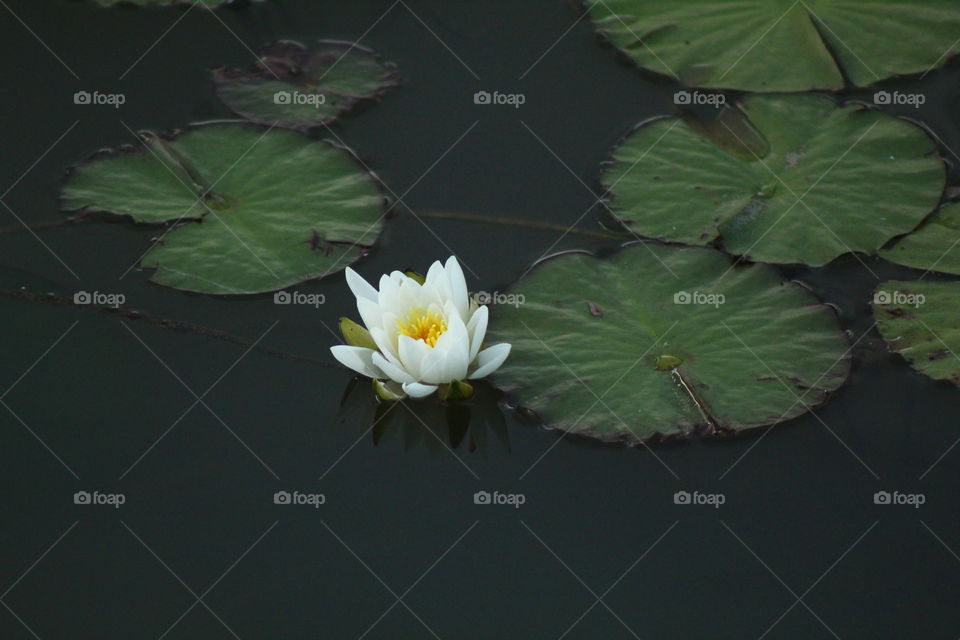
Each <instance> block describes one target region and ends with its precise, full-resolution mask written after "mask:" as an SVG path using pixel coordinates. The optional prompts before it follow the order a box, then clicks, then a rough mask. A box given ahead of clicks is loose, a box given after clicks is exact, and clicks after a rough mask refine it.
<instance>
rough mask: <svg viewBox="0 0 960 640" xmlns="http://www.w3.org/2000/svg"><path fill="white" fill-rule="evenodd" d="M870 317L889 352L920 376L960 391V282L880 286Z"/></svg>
mask: <svg viewBox="0 0 960 640" xmlns="http://www.w3.org/2000/svg"><path fill="white" fill-rule="evenodd" d="M873 314H874V317H875V318H876V319H877V328H878V329H879V330H880V335H882V336H883V339H884V340H886V342H887V345H888V346H889V347H890V350H891V351H894V352H896V353H899V354H900V355H901V356H903V357H904V358H905V359H906V360H907V362H909V363H910V366H912V367H913V368H914V369H916V370H917V371H919V372H920V373H923V374H925V375H927V376H930V377H931V378H933V379H934V380H948V381H950V382H952V383H953V384H955V385H958V386H960V357H958V354H960V282H928V281H924V280H916V281H897V280H891V281H888V282H882V283H880V285H878V286H877V289H876V291H874V294H873Z"/></svg>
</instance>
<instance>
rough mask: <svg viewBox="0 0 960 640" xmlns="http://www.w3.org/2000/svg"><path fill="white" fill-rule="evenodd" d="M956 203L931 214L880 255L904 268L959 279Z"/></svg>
mask: <svg viewBox="0 0 960 640" xmlns="http://www.w3.org/2000/svg"><path fill="white" fill-rule="evenodd" d="M958 247H960V203H955V204H950V205H947V206H946V207H944V208H943V209H941V210H940V211H937V212H936V213H934V214H932V215H931V216H930V217H929V218H928V219H927V220H925V221H924V222H923V224H922V225H921V226H920V228H919V229H917V230H916V231H914V232H913V233H911V234H909V235H907V236H904V237H903V238H901V239H899V240H897V242H896V244H894V245H893V246H892V247H890V248H889V249H884V250H883V251H881V252H880V255H881V256H883V257H884V258H886V259H887V260H889V261H890V262H896V263H897V264H902V265H904V266H907V267H913V268H915V269H923V270H925V271H926V270H929V271H940V272H941V273H951V274H953V275H960V248H958Z"/></svg>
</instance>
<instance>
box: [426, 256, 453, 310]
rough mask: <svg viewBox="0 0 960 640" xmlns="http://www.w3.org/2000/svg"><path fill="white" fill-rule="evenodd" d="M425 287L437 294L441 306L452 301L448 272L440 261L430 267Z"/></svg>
mask: <svg viewBox="0 0 960 640" xmlns="http://www.w3.org/2000/svg"><path fill="white" fill-rule="evenodd" d="M424 285H425V286H427V287H430V288H431V289H432V290H433V291H436V292H437V295H438V296H439V300H438V302H439V304H440V305H443V304H444V303H445V302H446V301H447V300H449V299H450V296H451V291H450V278H449V277H448V276H447V272H446V270H445V269H444V268H443V264H442V263H441V262H440V261H439V260H437V261H436V262H434V263H433V264H432V265H430V269H428V270H427V279H426V281H425V282H424Z"/></svg>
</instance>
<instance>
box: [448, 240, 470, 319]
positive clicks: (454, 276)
mask: <svg viewBox="0 0 960 640" xmlns="http://www.w3.org/2000/svg"><path fill="white" fill-rule="evenodd" d="M445 270H446V272H447V279H448V280H449V281H450V299H451V300H453V303H454V304H455V305H456V306H457V311H458V312H459V313H460V318H461V319H462V320H463V321H464V322H466V321H467V319H468V318H469V317H470V316H469V315H468V314H469V313H470V300H469V296H468V295H467V280H466V278H464V277H463V269H461V268H460V263H459V262H457V258H456V256H450V257H449V258H447V264H446V267H445Z"/></svg>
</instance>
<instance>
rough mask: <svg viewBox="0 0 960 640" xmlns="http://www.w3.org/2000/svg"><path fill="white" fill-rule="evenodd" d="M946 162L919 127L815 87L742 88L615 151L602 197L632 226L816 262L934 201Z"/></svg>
mask: <svg viewBox="0 0 960 640" xmlns="http://www.w3.org/2000/svg"><path fill="white" fill-rule="evenodd" d="M945 181H946V166H945V164H944V162H943V160H942V159H941V158H940V156H939V155H938V154H937V152H936V147H935V145H934V143H933V140H931V139H930V138H929V137H927V134H926V133H925V132H924V131H923V130H922V129H920V128H919V127H917V126H915V125H913V124H911V123H909V122H907V121H904V120H900V119H897V118H894V117H891V116H888V115H886V114H884V113H881V112H879V111H876V110H872V109H866V108H863V107H861V106H857V105H837V104H836V103H835V102H834V101H833V100H831V99H829V98H827V97H825V96H819V95H786V94H783V95H752V96H748V97H746V98H744V99H743V100H742V101H741V103H740V104H739V105H738V108H737V109H734V108H733V107H725V108H724V111H723V112H721V113H720V114H719V119H718V120H717V121H704V120H699V119H695V118H693V117H692V116H691V117H689V118H661V119H657V120H653V121H650V122H647V123H644V124H642V125H641V126H639V127H638V128H636V129H634V130H633V131H632V132H631V133H630V134H628V135H627V137H626V138H625V139H624V140H623V141H622V142H621V144H620V145H619V146H618V147H617V148H616V149H615V150H614V152H613V157H612V160H611V162H609V163H608V164H607V165H606V167H605V169H604V172H603V174H602V175H601V182H602V183H603V185H604V187H605V188H606V189H607V190H608V191H609V192H610V194H611V197H610V203H609V208H610V211H611V213H612V214H613V215H614V216H615V217H616V218H618V219H619V220H620V221H621V222H622V223H623V224H624V225H625V226H626V227H627V228H628V229H629V230H630V231H633V232H634V233H636V234H637V235H639V236H641V237H647V238H653V239H658V240H662V241H665V242H679V243H684V244H691V245H701V246H706V245H713V244H716V245H718V246H721V247H722V248H723V249H724V250H726V251H727V252H728V253H731V254H733V255H737V256H743V257H744V258H746V259H749V260H753V261H760V262H770V263H777V264H807V265H811V266H822V265H824V264H827V263H828V262H830V261H831V260H833V259H835V258H837V257H838V256H840V255H842V254H844V253H848V252H862V253H866V254H875V253H876V252H877V251H878V250H879V249H880V248H881V247H882V246H884V244H886V243H887V242H888V241H889V240H890V239H891V238H893V237H895V236H898V235H901V234H904V233H908V232H910V231H912V230H913V229H914V228H915V227H916V226H917V225H918V224H919V223H920V222H921V221H922V220H923V219H924V218H925V217H926V216H927V215H928V214H929V213H930V212H931V211H932V210H933V209H934V208H935V207H936V206H937V204H938V203H939V202H940V198H941V195H942V192H943V187H944V184H945Z"/></svg>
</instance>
